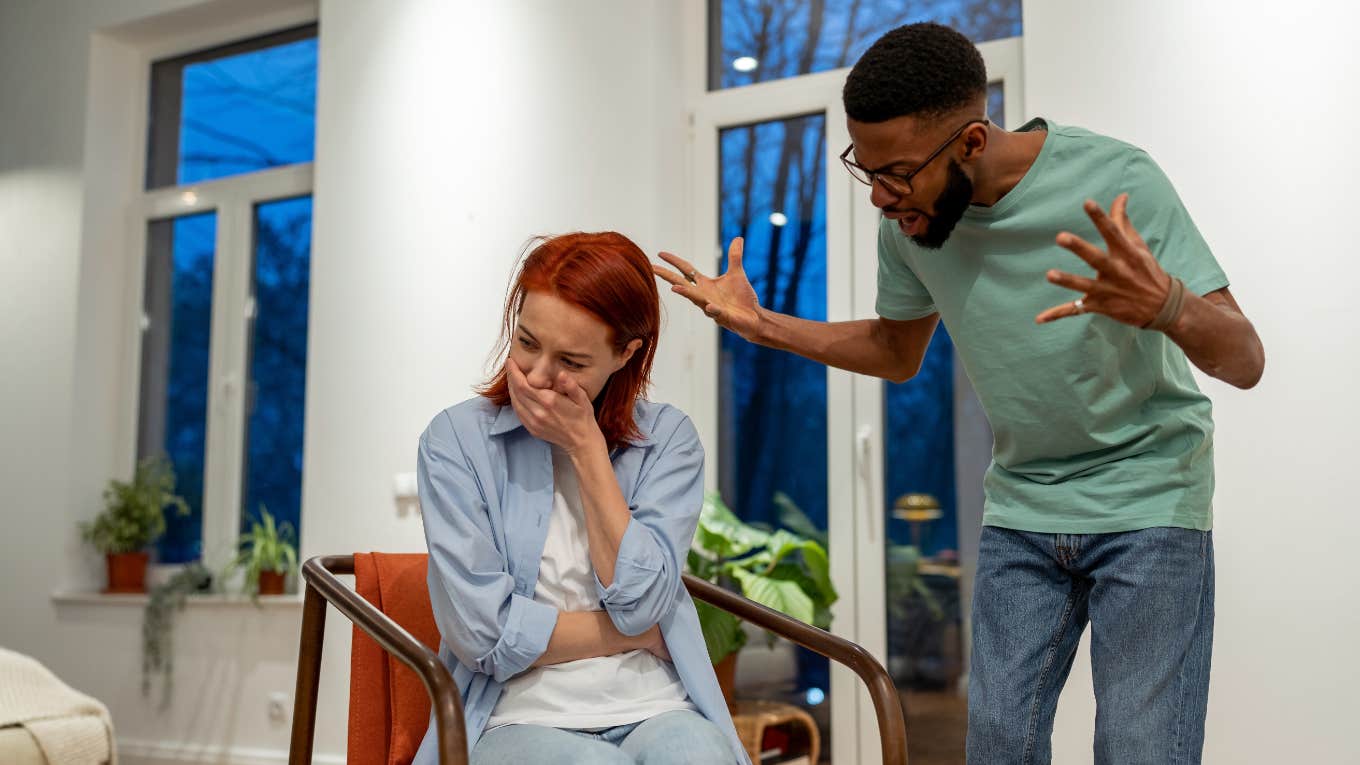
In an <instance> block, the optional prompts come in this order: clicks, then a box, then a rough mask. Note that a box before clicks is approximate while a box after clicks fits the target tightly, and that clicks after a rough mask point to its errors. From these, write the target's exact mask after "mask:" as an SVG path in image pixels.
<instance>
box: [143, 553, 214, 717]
mask: <svg viewBox="0 0 1360 765" xmlns="http://www.w3.org/2000/svg"><path fill="white" fill-rule="evenodd" d="M211 586H212V574H211V573H210V572H209V571H208V569H206V568H204V567H203V564H201V563H198V562H194V563H191V564H189V566H188V567H186V568H185V569H183V570H182V571H179V572H178V573H176V574H175V575H174V576H173V577H171V578H170V579H169V580H168V581H166V582H165V583H164V584H160V585H157V586H155V587H152V588H151V591H150V592H149V593H148V596H147V601H146V610H145V611H144V612H143V614H142V696H150V695H151V678H152V676H153V675H155V674H160V676H161V704H160V708H161V709H162V710H164V709H166V708H167V707H168V706H169V705H170V697H171V695H172V692H173V688H174V672H175V651H174V635H175V612H176V611H182V610H184V603H185V599H186V598H187V597H188V595H189V593H192V592H203V591H206V590H208V589H209V588H211Z"/></svg>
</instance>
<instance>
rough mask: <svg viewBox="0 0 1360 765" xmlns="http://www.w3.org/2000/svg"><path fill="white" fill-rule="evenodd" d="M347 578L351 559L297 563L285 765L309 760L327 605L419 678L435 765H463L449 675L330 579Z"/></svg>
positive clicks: (459, 705)
mask: <svg viewBox="0 0 1360 765" xmlns="http://www.w3.org/2000/svg"><path fill="white" fill-rule="evenodd" d="M353 573H354V556H352V555H327V556H319V557H315V558H311V559H309V560H308V561H307V562H306V563H303V564H302V578H303V580H305V581H306V583H307V592H306V595H305V596H304V597H303V602H302V639H301V645H300V646H299V649H298V679H297V691H296V694H295V696H294V701H293V736H292V743H291V745H290V747H289V753H288V762H289V765H307V763H310V762H311V760H312V739H313V736H314V735H315V732H316V700H317V689H318V686H319V684H320V679H321V649H322V642H323V639H324V637H325V629H326V604H327V603H330V604H331V605H333V606H335V609H336V610H337V611H339V612H340V613H341V614H344V616H345V617H346V618H348V619H349V620H350V621H351V622H353V623H354V625H355V626H356V627H358V628H359V629H361V630H363V631H364V633H365V634H367V635H368V636H369V637H371V638H373V640H374V641H376V642H377V643H378V645H380V646H382V648H383V650H385V651H387V652H388V653H390V654H392V655H393V656H395V657H397V658H398V659H400V660H401V662H402V663H403V664H405V665H406V666H408V667H410V668H411V669H412V670H413V671H414V672H415V673H416V674H417V675H419V676H420V679H421V682H423V683H424V684H425V691H426V692H427V693H429V695H430V706H431V709H432V711H433V712H434V720H435V727H436V731H437V733H438V737H439V761H440V762H441V763H444V765H466V763H467V731H466V730H465V728H464V726H463V702H462V699H461V698H460V697H459V695H458V688H457V686H455V685H454V684H453V676H452V675H450V674H449V671H448V669H447V668H446V667H445V666H444V663H443V662H441V661H440V660H439V656H438V655H436V654H435V652H434V651H431V650H430V649H429V648H427V647H425V645H424V644H423V643H421V642H420V641H419V640H417V639H416V638H415V637H414V636H412V635H411V633H409V632H407V631H406V630H405V629H404V628H402V626H401V625H399V624H397V623H396V622H394V621H392V619H391V618H390V617H388V616H387V614H384V613H383V612H382V611H379V610H378V609H377V608H376V607H374V605H373V604H372V603H369V602H368V601H367V600H365V599H364V598H363V597H362V596H361V595H359V593H357V592H355V591H354V590H353V589H351V588H350V587H348V586H346V585H345V584H344V583H343V582H341V581H340V580H339V579H338V578H336V576H335V575H336V574H353Z"/></svg>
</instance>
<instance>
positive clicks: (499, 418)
mask: <svg viewBox="0 0 1360 765" xmlns="http://www.w3.org/2000/svg"><path fill="white" fill-rule="evenodd" d="M640 410H641V407H638V406H634V407H633V421H634V422H636V423H638V430H639V431H640V433H641V435H640V436H639V437H638V438H637V439H635V440H633V441H631V442H630V443H632V445H633V446H639V447H643V446H652V445H653V444H655V443H656V439H654V438H652V434H651V433H649V432H648V431H647V430H646V429H645V428H643V427H642V422H641V420H642V418H641V417H640V416H639V415H640V414H641V411H640ZM522 427H524V423H522V422H520V421H519V415H518V414H517V413H516V412H515V408H514V407H513V406H510V405H508V404H507V405H505V406H503V407H501V408H500V411H499V412H497V413H496V419H495V420H494V421H493V422H492V423H491V435H493V436H500V435H504V434H506V433H509V432H510V431H512V430H515V429H517V428H522Z"/></svg>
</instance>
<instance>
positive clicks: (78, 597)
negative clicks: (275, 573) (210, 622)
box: [52, 590, 302, 608]
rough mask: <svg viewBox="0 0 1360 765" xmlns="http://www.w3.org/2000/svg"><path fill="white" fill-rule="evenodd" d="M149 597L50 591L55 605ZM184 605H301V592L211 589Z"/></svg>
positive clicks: (131, 602) (125, 602)
mask: <svg viewBox="0 0 1360 765" xmlns="http://www.w3.org/2000/svg"><path fill="white" fill-rule="evenodd" d="M149 599H150V596H148V595H147V594H146V593H132V594H118V595H114V594H109V593H104V592H92V591H88V590H86V591H70V592H54V593H52V602H53V603H54V604H56V605H58V606H136V607H138V608H144V607H145V606H146V603H147V601H148V600H149ZM184 604H185V606H186V607H187V608H202V607H208V608H239V607H242V606H246V607H250V608H256V607H259V608H301V607H302V595H300V594H297V593H290V594H286V595H261V596H260V597H259V598H258V600H251V598H250V596H248V595H241V594H222V593H211V594H203V595H189V596H187V597H186V598H185V599H184Z"/></svg>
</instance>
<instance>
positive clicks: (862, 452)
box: [855, 425, 878, 542]
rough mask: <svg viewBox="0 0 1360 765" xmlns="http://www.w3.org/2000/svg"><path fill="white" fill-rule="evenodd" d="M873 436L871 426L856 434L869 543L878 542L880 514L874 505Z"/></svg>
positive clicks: (858, 466) (861, 429)
mask: <svg viewBox="0 0 1360 765" xmlns="http://www.w3.org/2000/svg"><path fill="white" fill-rule="evenodd" d="M873 436H874V429H873V427H872V426H869V425H861V426H860V428H859V430H858V431H857V432H856V433H855V446H856V449H855V472H856V473H858V474H859V480H860V484H861V485H862V486H863V487H864V492H863V496H864V511H863V512H864V521H865V523H864V528H865V531H866V533H867V534H868V535H869V541H870V542H874V541H877V534H878V532H877V531H876V530H875V529H876V527H877V525H878V524H877V516H878V513H877V512H876V511H875V509H874V508H875V505H874V483H873V479H874V470H873V463H872V462H870V457H872V456H873Z"/></svg>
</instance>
